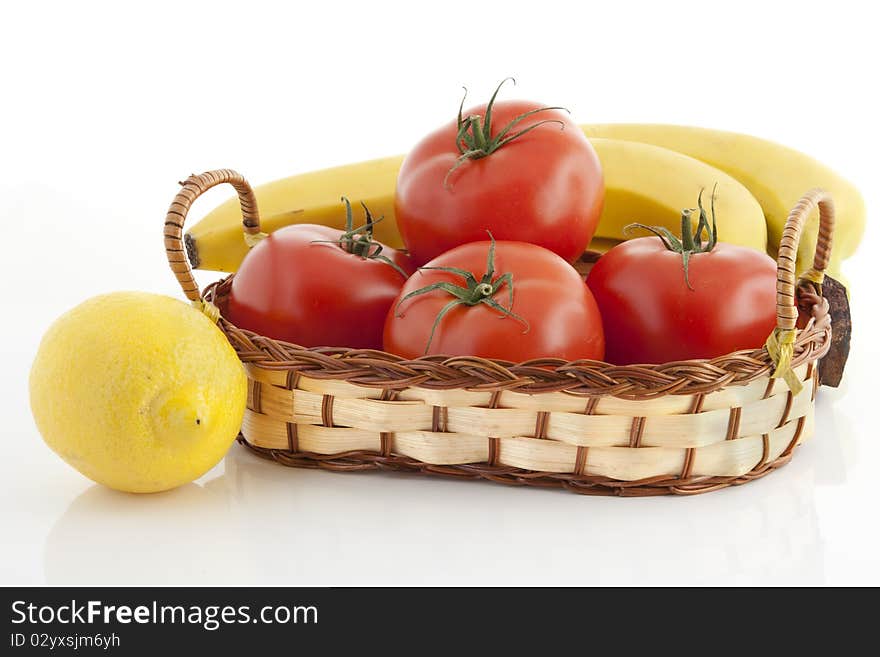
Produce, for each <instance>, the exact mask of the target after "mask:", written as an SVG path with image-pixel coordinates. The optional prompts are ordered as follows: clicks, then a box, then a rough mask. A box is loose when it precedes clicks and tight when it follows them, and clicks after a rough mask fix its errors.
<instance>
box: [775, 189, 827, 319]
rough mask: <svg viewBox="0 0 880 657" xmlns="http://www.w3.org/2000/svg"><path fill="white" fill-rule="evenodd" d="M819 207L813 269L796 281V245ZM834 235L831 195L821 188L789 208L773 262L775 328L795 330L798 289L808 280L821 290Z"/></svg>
mask: <svg viewBox="0 0 880 657" xmlns="http://www.w3.org/2000/svg"><path fill="white" fill-rule="evenodd" d="M816 206H818V207H819V236H818V238H817V240H816V254H815V256H813V266H812V268H810V269H809V270H808V271H806V272H804V273H803V274H801V276H800V278H799V279H797V280H796V279H795V269H794V268H795V262H796V260H797V249H798V242H800V239H801V232H802V231H803V228H804V223H805V222H806V220H807V217H809V216H810V212H812V210H813V209H814V208H815V207H816ZM833 235H834V202H833V201H832V200H831V194H829V193H828V192H826V191H825V190H823V189H811V190H810V191H808V192H807V193H806V194H804V195H803V196H802V197H801V200H800V201H798V203H797V205H795V206H794V208H792V210H791V212H790V213H789V215H788V219H787V220H786V222H785V229H784V230H783V231H782V239H781V240H780V241H779V256H778V257H777V259H776V326H777V327H778V328H779V330H781V331H790V330H792V329H794V328H795V325H796V324H797V318H798V309H797V299H796V295H797V286H798V285H799V284H800V283H801V282H805V281H810V282H812V283H814V284H815V285H816V287H817V289H819V290H821V287H820V286H821V285H822V280H823V278H824V276H825V269H826V267H828V261H829V258H830V257H831V242H832V237H833Z"/></svg>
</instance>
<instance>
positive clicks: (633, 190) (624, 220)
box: [186, 139, 767, 272]
mask: <svg viewBox="0 0 880 657" xmlns="http://www.w3.org/2000/svg"><path fill="white" fill-rule="evenodd" d="M592 141H593V146H594V147H595V149H596V152H597V154H598V155H599V160H600V161H601V163H602V168H603V171H604V174H605V188H606V189H605V209H604V211H603V213H602V217H601V219H600V221H599V226H598V228H597V230H596V236H595V239H594V242H593V243H592V244H591V248H595V249H597V250H602V251H605V250H607V249H608V248H610V245H611V244H613V242H612V241H611V240H621V239H625V238H626V237H627V236H626V235H624V233H623V228H624V226H626V225H627V224H629V223H631V222H633V221H639V222H641V223H645V224H650V225H659V226H665V227H667V228H669V229H670V230H672V231H673V232H676V233H677V232H678V231H679V230H680V228H681V224H680V216H681V209H682V208H685V207H693V206H694V204H695V203H696V199H697V195H698V194H699V192H700V190H701V189H706V190H707V192H708V191H709V190H711V189H712V187H713V186H714V185H715V184H716V183H717V184H718V190H717V199H716V213H717V216H718V220H719V223H720V227H719V234H720V236H721V238H722V239H723V240H724V241H727V242H731V243H734V244H742V245H745V246H750V247H753V248H756V249H760V250H763V249H764V248H765V245H766V238H767V236H766V228H765V224H764V218H763V215H762V214H761V208H760V207H759V205H758V203H757V201H755V200H754V198H753V197H752V196H751V195H750V194H749V192H748V191H747V190H746V189H745V188H744V187H742V185H740V184H739V183H737V182H736V181H735V180H733V179H732V178H731V177H730V176H728V175H726V174H724V173H723V172H721V171H718V170H717V169H714V168H712V167H711V166H709V165H707V164H705V163H703V162H700V161H698V160H695V159H693V158H690V157H687V156H685V155H682V154H680V153H676V152H673V151H669V150H666V149H663V148H658V147H655V146H651V145H647V144H640V143H635V142H625V141H619V140H612V139H595V140H592ZM402 161H403V157H402V156H398V157H390V158H385V159H381V160H374V161H371V162H361V163H357V164H349V165H346V166H341V167H336V168H332V169H325V170H322V171H315V172H312V173H306V174H301V175H297V176H291V177H289V178H283V179H281V180H276V181H274V182H270V183H267V184H265V185H260V186H258V187H256V188H255V190H254V191H255V193H256V195H257V202H258V205H259V209H260V214H261V216H262V217H263V219H262V229H263V230H264V231H265V232H272V231H274V230H276V229H278V228H280V227H282V226H286V225H289V224H294V223H318V224H324V225H328V226H333V227H336V228H342V227H343V226H344V221H345V212H344V208H343V205H342V203H341V202H340V200H339V197H340V195H342V194H344V195H345V196H347V197H348V198H349V199H350V200H351V201H352V203H353V204H356V203H358V202H360V201H363V202H364V203H366V205H367V207H369V208H370V211H371V212H372V213H373V214H374V215H375V216H380V215H382V216H384V218H385V219H384V221H382V222H380V223H379V224H378V225H377V226H376V231H375V236H376V239H378V240H380V241H382V242H385V243H386V244H388V245H389V246H393V247H400V246H402V242H401V239H400V235H399V233H398V231H397V226H396V223H395V220H394V186H395V181H396V178H397V171H398V169H399V168H400V164H401V162H402ZM707 200H708V195H707ZM707 206H708V203H707ZM603 240H604V242H603ZM186 245H187V251H188V253H189V256H190V261H191V262H192V264H193V266H195V267H198V268H201V269H212V270H215V271H224V272H233V271H235V270H236V269H237V268H238V265H239V264H240V263H241V260H242V258H244V256H245V254H246V253H247V249H248V247H247V246H246V244H245V242H244V237H243V233H242V228H241V212H240V210H239V208H238V200H237V199H236V198H235V197H233V198H231V199H230V200H228V201H226V202H225V203H223V204H221V205H220V206H219V207H217V208H216V209H214V210H212V211H211V212H209V213H208V214H207V215H206V216H205V217H204V218H203V219H202V220H201V221H199V222H198V223H197V224H195V225H194V226H193V227H192V228H190V229H189V231H188V232H187V235H186Z"/></svg>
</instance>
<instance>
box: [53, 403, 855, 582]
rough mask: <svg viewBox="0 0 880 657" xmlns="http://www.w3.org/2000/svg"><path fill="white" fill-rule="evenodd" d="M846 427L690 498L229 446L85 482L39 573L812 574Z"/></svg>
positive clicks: (427, 577)
mask: <svg viewBox="0 0 880 657" xmlns="http://www.w3.org/2000/svg"><path fill="white" fill-rule="evenodd" d="M818 412H819V414H820V418H821V419H820V425H819V426H824V427H826V428H827V427H828V426H829V424H832V426H834V423H839V422H840V419H839V418H833V417H832V416H833V407H831V406H829V405H827V404H821V403H820V405H819V409H818ZM840 429H841V427H838V426H834V431H833V432H832V431H825V432H823V433H826V435H825V436H824V437H823V438H822V439H821V440H816V439H814V440H811V441H810V442H808V443H807V444H806V445H804V446H802V447H800V448H799V449H798V450H797V452H796V453H795V458H794V459H793V461H792V462H791V463H790V464H789V465H787V466H785V467H784V468H782V469H781V470H779V471H778V472H776V473H773V474H771V475H769V476H768V477H766V478H764V479H762V480H760V481H757V482H753V483H750V484H749V485H747V486H742V487H738V488H731V489H727V490H723V491H719V492H715V493H710V494H707V495H700V496H696V497H691V498H686V499H678V498H676V499H670V498H647V499H617V498H597V497H582V496H579V495H574V494H572V493H568V492H563V491H546V490H532V489H529V490H520V489H516V488H511V487H508V486H501V485H498V484H492V483H487V482H461V481H449V480H445V479H439V478H431V477H422V476H416V475H401V474H379V473H359V474H352V473H347V474H337V473H329V472H321V471H313V470H301V469H291V468H285V467H282V466H280V465H277V464H275V463H271V462H268V461H264V460H262V459H259V458H257V457H255V456H253V455H252V454H250V453H249V452H247V451H246V450H245V449H244V448H241V447H239V446H236V447H234V448H233V450H232V451H231V452H230V454H229V456H228V457H227V458H226V460H225V462H224V464H223V466H222V468H220V470H222V471H221V472H219V473H216V476H213V477H209V478H206V480H203V481H202V482H201V483H200V484H192V485H189V486H186V487H183V488H181V489H178V490H176V491H171V492H169V493H163V494H160V495H152V496H134V495H125V494H119V493H115V492H113V491H110V490H106V489H104V488H102V487H100V486H97V485H95V486H92V487H91V488H89V489H87V490H86V491H85V492H84V493H83V494H81V495H80V496H79V497H78V498H76V499H75V500H74V501H73V502H72V503H71V505H70V507H69V508H68V509H67V510H66V511H65V512H64V513H63V515H61V517H60V518H59V519H58V520H57V522H56V523H55V525H54V526H53V527H52V529H51V531H50V532H49V533H48V535H47V538H46V546H45V576H46V581H47V582H48V583H50V584H70V583H92V584H104V583H107V584H110V583H120V582H125V583H143V584H172V583H208V584H219V583H278V584H314V585H325V584H326V585H332V584H469V583H479V584H676V583H681V584H704V583H729V584H748V583H766V584H794V583H797V584H821V583H822V582H823V581H824V578H825V573H824V570H823V562H824V558H823V547H822V546H823V542H822V540H821V537H820V532H819V526H818V522H817V514H816V504H815V497H814V493H815V486H816V483H817V482H823V483H826V484H835V485H836V484H839V483H842V480H843V479H844V477H845V465H844V459H843V457H842V455H841V450H840V443H839V442H838V441H837V440H836V439H835V437H834V436H835V435H840V434H844V435H845V433H846V432H845V431H841V430H840ZM838 432H839V433H838ZM814 464H819V465H820V466H821V467H819V468H818V473H817V472H816V471H815V468H814ZM823 480H824V481H823Z"/></svg>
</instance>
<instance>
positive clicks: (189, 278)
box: [165, 169, 260, 304]
mask: <svg viewBox="0 0 880 657" xmlns="http://www.w3.org/2000/svg"><path fill="white" fill-rule="evenodd" d="M223 183H229V184H230V185H232V186H233V187H235V191H236V192H238V201H239V203H240V204H241V214H242V217H243V219H242V223H243V224H244V233H245V239H247V238H248V236H254V237H256V236H258V235H259V234H260V214H259V212H258V210H257V197H256V196H255V195H254V190H253V189H252V188H251V186H250V184H249V183H248V181H247V180H245V179H244V176H242V175H241V174H240V173H238V172H237V171H233V170H232V169H217V170H215V171H206V172H205V173H202V174H199V175H195V174H193V175H191V176H190V177H189V178H187V179H186V180H185V181H184V182H182V183H181V185H183V187H182V188H181V190H180V191H179V192H177V196H175V197H174V200H173V201H171V205H170V206H169V207H168V214H166V215H165V253H166V255H167V256H168V264H169V265H170V266H171V271H173V272H174V275H175V276H176V277H177V282H178V283H180V287H181V289H182V290H183V293H184V294H185V295H186V297H187V298H188V299H189V300H190V301H192V302H193V303H196V304H198V303H200V302H201V301H202V295H201V292H200V291H199V286H198V285H197V284H196V281H195V279H194V278H193V275H192V269H191V268H190V265H189V260H188V259H187V257H186V251H185V249H184V247H183V222H184V221H185V220H186V215H187V213H188V212H189V210H190V208H191V207H192V204H193V203H194V202H195V200H196V199H197V198H198V197H199V196H201V195H202V194H204V193H205V192H206V191H208V190H209V189H211V188H212V187H215V186H216V185H220V184H223Z"/></svg>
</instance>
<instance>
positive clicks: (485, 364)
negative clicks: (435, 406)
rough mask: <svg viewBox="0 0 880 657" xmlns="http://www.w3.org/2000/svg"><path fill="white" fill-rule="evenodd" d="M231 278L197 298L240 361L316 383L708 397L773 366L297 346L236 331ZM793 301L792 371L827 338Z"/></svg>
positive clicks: (820, 301)
mask: <svg viewBox="0 0 880 657" xmlns="http://www.w3.org/2000/svg"><path fill="white" fill-rule="evenodd" d="M234 276H235V275H234V274H230V275H229V276H227V277H226V278H224V279H222V280H220V281H216V282H214V283H211V284H210V285H208V286H207V287H206V288H205V289H204V291H203V293H202V298H203V299H204V300H205V301H209V302H211V303H214V304H215V305H217V306H218V307H219V308H220V309H221V316H220V319H219V326H220V328H221V329H222V330H223V332H224V333H225V334H226V336H227V338H228V339H229V341H230V343H231V344H232V346H233V348H234V349H235V350H236V352H237V353H238V356H239V358H240V359H241V360H242V362H245V363H249V364H251V365H254V366H257V367H261V368H264V369H269V370H285V371H296V372H298V373H300V374H307V375H308V376H310V377H313V378H316V379H340V380H345V381H347V382H348V383H353V384H357V385H362V386H364V387H368V388H381V389H383V390H400V389H404V388H408V387H412V386H418V387H423V388H431V389H441V390H442V389H452V388H459V389H464V390H469V391H487V390H488V391H492V392H500V391H503V390H517V391H519V392H523V393H531V394H535V393H548V392H565V393H567V394H573V395H579V396H585V397H592V396H598V395H614V396H617V397H621V398H624V399H627V398H631V399H652V398H656V397H661V396H663V395H693V394H699V393H704V394H705V393H709V392H714V391H715V390H719V389H721V388H723V387H726V386H732V385H746V384H748V383H750V382H751V381H754V380H755V379H757V378H760V377H762V376H767V375H768V374H770V373H771V371H772V370H773V368H774V363H773V361H772V359H771V358H770V355H769V353H768V351H767V349H766V347H763V346H762V347H760V348H756V349H744V350H740V351H735V352H732V353H729V354H725V355H723V356H718V357H716V358H711V359H691V360H679V361H670V362H666V363H657V364H635V365H614V364H612V363H608V362H605V361H594V360H576V361H565V360H563V359H559V358H542V359H538V360H529V361H524V362H520V363H512V362H510V361H504V360H498V359H488V358H479V357H476V356H448V355H430V356H422V357H420V358H416V359H406V358H403V357H401V356H398V355H396V354H392V353H389V352H386V351H378V350H372V349H350V348H347V347H303V346H300V345H296V344H293V343H290V342H284V341H282V340H275V339H273V338H269V337H267V336H264V335H260V334H259V333H256V332H254V331H250V330H247V329H243V328H240V327H237V326H235V325H234V324H233V323H232V322H231V321H229V320H228V319H227V318H226V317H225V316H224V313H223V311H224V310H225V306H226V299H227V295H228V292H229V288H230V286H231V284H232V279H233V278H234ZM798 303H799V305H800V306H801V308H802V309H803V310H805V311H806V312H808V313H809V320H808V321H807V323H806V325H805V326H804V327H803V329H800V330H799V331H798V335H797V339H796V341H795V344H794V357H793V359H792V366H793V367H797V366H799V365H802V364H804V363H808V362H812V361H814V360H816V359H817V358H820V357H821V356H823V355H825V353H826V352H827V351H828V349H829V347H830V344H831V340H830V337H831V336H830V333H831V318H830V315H829V314H828V302H827V300H826V299H824V298H823V297H821V296H819V294H818V292H817V291H816V290H815V289H814V288H813V289H812V290H807V289H806V286H802V287H801V288H799V291H798Z"/></svg>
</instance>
